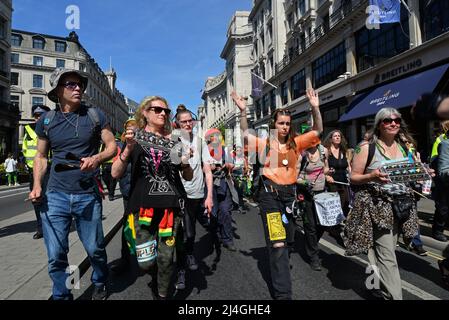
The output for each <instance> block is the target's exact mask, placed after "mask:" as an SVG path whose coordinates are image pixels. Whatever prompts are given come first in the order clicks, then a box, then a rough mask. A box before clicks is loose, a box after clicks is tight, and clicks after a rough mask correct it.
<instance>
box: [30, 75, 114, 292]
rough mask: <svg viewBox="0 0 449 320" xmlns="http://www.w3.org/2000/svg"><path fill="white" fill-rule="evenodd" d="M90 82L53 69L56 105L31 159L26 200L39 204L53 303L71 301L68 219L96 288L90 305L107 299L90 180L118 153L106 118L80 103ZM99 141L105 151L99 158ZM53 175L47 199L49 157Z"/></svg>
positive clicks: (42, 122) (97, 201) (39, 127)
mask: <svg viewBox="0 0 449 320" xmlns="http://www.w3.org/2000/svg"><path fill="white" fill-rule="evenodd" d="M87 84H88V76H87V75H86V74H84V73H82V72H81V71H78V70H72V69H64V68H57V69H55V70H54V71H53V73H52V74H51V76H50V85H51V90H50V92H49V93H48V98H49V99H50V100H51V101H53V102H55V103H57V108H56V110H53V111H49V112H47V113H46V114H45V116H42V117H41V118H40V119H39V121H38V122H37V124H36V134H37V136H38V142H37V153H36V156H35V158H34V164H33V174H34V186H33V190H32V191H31V192H30V195H29V198H30V199H31V200H32V201H33V203H37V202H41V203H42V204H41V218H42V228H43V233H44V241H45V245H46V247H47V253H48V273H49V275H50V278H51V279H52V281H53V296H52V298H53V299H55V300H56V299H73V295H72V293H71V290H70V288H69V287H68V286H67V285H66V280H67V277H68V276H69V273H68V272H67V267H68V266H69V263H68V260H67V253H68V252H69V243H68V236H69V231H70V225H71V223H72V219H74V221H75V224H76V230H77V232H78V236H79V238H80V240H81V242H82V244H83V246H84V248H85V250H86V252H87V254H88V256H89V260H90V263H91V266H92V268H93V273H92V277H91V281H92V283H93V284H94V290H93V293H92V299H93V300H99V299H105V298H106V296H107V290H106V289H107V288H106V280H107V276H108V267H107V257H106V249H105V243H104V237H103V227H102V223H101V216H102V203H101V197H100V195H99V194H98V189H97V185H96V181H95V179H94V176H95V174H96V171H97V170H98V167H99V165H100V164H101V163H102V162H103V161H105V160H108V159H110V158H111V157H113V155H114V154H115V153H116V150H117V148H116V145H115V141H114V136H113V134H112V132H111V129H110V126H109V123H108V122H107V120H106V118H105V116H104V114H103V113H102V112H101V111H100V110H99V109H96V108H92V107H87V106H85V105H83V104H82V103H81V100H82V96H83V92H84V91H85V90H86V88H87ZM101 141H103V142H104V143H105V145H106V148H105V150H104V151H103V152H101V153H98V150H99V147H100V145H99V144H100V143H101ZM49 151H51V152H52V162H51V169H50V170H51V171H50V176H49V180H48V185H47V191H46V193H45V194H43V192H42V190H43V189H42V184H43V178H44V176H45V174H46V172H47V163H48V158H47V157H48V153H49Z"/></svg>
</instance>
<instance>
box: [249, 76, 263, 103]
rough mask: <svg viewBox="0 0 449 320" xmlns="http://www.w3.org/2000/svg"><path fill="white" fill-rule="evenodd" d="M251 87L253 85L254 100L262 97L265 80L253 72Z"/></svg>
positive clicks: (252, 94)
mask: <svg viewBox="0 0 449 320" xmlns="http://www.w3.org/2000/svg"><path fill="white" fill-rule="evenodd" d="M251 85H252V91H251V96H252V97H253V98H260V97H262V95H263V94H262V89H263V80H262V79H261V78H259V77H258V76H257V75H256V74H254V73H252V72H251Z"/></svg>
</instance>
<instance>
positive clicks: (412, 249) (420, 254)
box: [408, 242, 427, 257]
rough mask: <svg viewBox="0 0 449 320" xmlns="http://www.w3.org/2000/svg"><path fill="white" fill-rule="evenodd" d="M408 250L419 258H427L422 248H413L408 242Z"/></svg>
mask: <svg viewBox="0 0 449 320" xmlns="http://www.w3.org/2000/svg"><path fill="white" fill-rule="evenodd" d="M408 250H409V251H411V252H413V253H416V254H417V255H418V256H421V257H424V256H427V251H426V250H424V248H423V246H415V245H414V244H413V242H410V244H409V246H408Z"/></svg>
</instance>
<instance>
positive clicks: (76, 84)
mask: <svg viewBox="0 0 449 320" xmlns="http://www.w3.org/2000/svg"><path fill="white" fill-rule="evenodd" d="M62 86H63V87H64V88H67V89H69V90H72V91H73V90H75V89H76V87H79V88H80V90H84V85H83V84H82V83H81V82H75V81H66V82H64V83H63V84H62Z"/></svg>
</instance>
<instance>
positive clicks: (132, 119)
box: [123, 118, 136, 129]
mask: <svg viewBox="0 0 449 320" xmlns="http://www.w3.org/2000/svg"><path fill="white" fill-rule="evenodd" d="M131 121H134V122H136V119H134V118H129V119H128V120H126V121H125V123H124V124H123V129H126V126H127V125H128V123H129V122H131Z"/></svg>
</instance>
